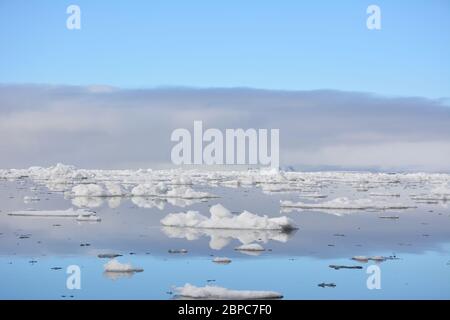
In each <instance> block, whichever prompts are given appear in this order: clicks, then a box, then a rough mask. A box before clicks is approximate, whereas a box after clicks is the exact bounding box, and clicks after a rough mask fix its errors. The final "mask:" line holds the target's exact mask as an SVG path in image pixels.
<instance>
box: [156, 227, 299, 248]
mask: <svg viewBox="0 0 450 320" xmlns="http://www.w3.org/2000/svg"><path fill="white" fill-rule="evenodd" d="M162 230H163V232H164V233H165V234H166V235H167V236H168V237H169V238H185V239H186V240H188V241H193V240H198V239H199V238H201V237H203V236H206V237H210V238H211V240H210V241H209V247H210V248H211V249H214V250H220V249H223V248H224V247H226V246H227V245H228V244H229V243H230V242H231V240H233V239H237V240H239V241H240V242H241V243H242V244H249V243H252V242H262V243H267V242H268V241H269V240H275V241H279V242H287V241H288V240H289V238H290V236H291V235H292V234H293V232H290V233H286V232H282V231H279V230H234V229H197V228H179V227H162Z"/></svg>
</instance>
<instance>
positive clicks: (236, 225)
mask: <svg viewBox="0 0 450 320" xmlns="http://www.w3.org/2000/svg"><path fill="white" fill-rule="evenodd" d="M210 213H211V217H209V218H208V217H206V216H204V215H202V214H200V213H198V212H197V211H188V212H186V213H183V212H182V213H171V214H169V215H167V216H166V217H165V218H163V219H162V220H161V223H162V224H163V225H165V226H172V227H188V228H209V229H258V230H292V229H295V228H296V227H295V225H294V223H293V222H292V221H291V219H289V218H287V217H277V218H269V217H267V216H258V215H256V214H253V213H250V212H248V211H244V212H242V213H241V214H239V215H233V214H232V213H231V212H230V211H229V210H228V209H226V208H225V207H223V206H222V205H221V204H217V205H214V206H212V207H211V208H210Z"/></svg>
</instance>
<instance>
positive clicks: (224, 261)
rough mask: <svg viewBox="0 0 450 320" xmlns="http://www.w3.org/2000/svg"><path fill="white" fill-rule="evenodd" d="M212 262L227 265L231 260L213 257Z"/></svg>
mask: <svg viewBox="0 0 450 320" xmlns="http://www.w3.org/2000/svg"><path fill="white" fill-rule="evenodd" d="M213 262H215V263H219V264H229V263H231V259H230V258H226V257H215V258H214V259H213Z"/></svg>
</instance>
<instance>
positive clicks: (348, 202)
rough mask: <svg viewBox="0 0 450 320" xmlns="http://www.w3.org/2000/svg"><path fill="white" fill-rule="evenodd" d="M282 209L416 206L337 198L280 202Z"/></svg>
mask: <svg viewBox="0 0 450 320" xmlns="http://www.w3.org/2000/svg"><path fill="white" fill-rule="evenodd" d="M280 205H281V207H285V208H300V209H310V210H314V209H334V210H336V209H339V210H389V209H410V208H416V206H413V205H409V204H402V203H391V202H383V201H375V200H373V199H349V198H347V197H340V198H335V199H333V200H330V201H326V202H322V203H305V202H292V201H289V200H286V201H283V200H281V201H280Z"/></svg>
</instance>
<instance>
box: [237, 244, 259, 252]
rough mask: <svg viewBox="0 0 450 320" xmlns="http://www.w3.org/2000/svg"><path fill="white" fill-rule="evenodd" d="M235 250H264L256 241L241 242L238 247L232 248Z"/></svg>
mask: <svg viewBox="0 0 450 320" xmlns="http://www.w3.org/2000/svg"><path fill="white" fill-rule="evenodd" d="M234 250H237V251H264V250H265V249H264V247H263V246H262V245H260V244H257V243H250V244H243V245H241V246H239V247H236V248H234Z"/></svg>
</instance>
